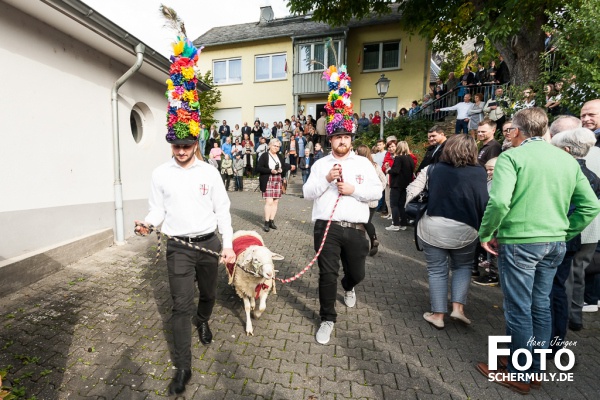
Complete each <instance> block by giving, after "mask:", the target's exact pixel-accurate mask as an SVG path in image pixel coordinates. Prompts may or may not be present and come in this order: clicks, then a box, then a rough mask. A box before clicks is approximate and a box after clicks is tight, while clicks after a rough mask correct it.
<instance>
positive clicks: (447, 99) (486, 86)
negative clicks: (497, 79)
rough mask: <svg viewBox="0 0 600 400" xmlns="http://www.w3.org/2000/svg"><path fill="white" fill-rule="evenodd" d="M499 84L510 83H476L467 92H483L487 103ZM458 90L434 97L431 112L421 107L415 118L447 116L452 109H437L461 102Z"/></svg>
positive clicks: (503, 85) (430, 107)
mask: <svg viewBox="0 0 600 400" xmlns="http://www.w3.org/2000/svg"><path fill="white" fill-rule="evenodd" d="M499 86H501V87H503V88H504V89H506V88H507V87H508V84H507V83H505V84H502V85H500V84H497V83H481V84H475V85H468V86H467V89H468V92H467V93H470V94H471V96H473V95H475V93H483V102H484V103H485V102H486V101H488V100H489V99H490V98H491V97H492V96H493V94H494V93H495V91H496V89H497V88H498V87H499ZM478 88H483V91H481V89H479V90H478ZM458 92H459V90H458V89H457V88H454V89H453V90H452V91H448V92H446V93H444V94H443V95H442V96H441V97H440V98H439V99H434V100H433V102H432V103H431V104H429V106H428V108H429V109H430V110H431V112H428V113H427V112H426V111H425V109H423V108H421V109H419V111H417V112H416V113H415V114H414V117H413V118H415V119H429V120H437V119H440V118H443V117H445V115H446V113H449V112H452V111H441V112H439V113H436V112H435V110H437V109H439V108H444V107H451V106H453V105H455V104H456V103H458V102H460V101H461V100H460V99H459V98H458Z"/></svg>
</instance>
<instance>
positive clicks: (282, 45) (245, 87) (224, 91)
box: [198, 38, 294, 125]
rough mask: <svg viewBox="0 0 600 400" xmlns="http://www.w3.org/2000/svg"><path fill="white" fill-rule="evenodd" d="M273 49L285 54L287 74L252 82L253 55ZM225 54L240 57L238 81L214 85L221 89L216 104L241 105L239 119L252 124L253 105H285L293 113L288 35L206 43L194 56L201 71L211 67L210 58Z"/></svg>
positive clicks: (273, 51)
mask: <svg viewBox="0 0 600 400" xmlns="http://www.w3.org/2000/svg"><path fill="white" fill-rule="evenodd" d="M273 53H285V54H286V55H287V65H288V70H287V78H286V79H284V80H277V81H267V82H262V81H261V82H255V80H254V76H255V75H254V73H255V68H254V57H255V56H257V55H268V54H273ZM229 58H241V59H242V82H241V83H236V84H227V85H218V86H216V87H217V88H218V89H219V90H220V91H221V102H219V103H218V104H217V105H216V106H217V108H220V109H223V108H237V107H241V108H242V121H247V122H248V124H249V125H252V122H253V121H254V107H256V106H272V105H280V104H285V105H286V113H285V114H286V115H287V116H289V115H292V114H294V110H293V103H294V96H293V95H292V83H293V79H292V67H293V49H292V41H291V39H289V38H282V39H272V40H261V41H260V42H258V41H257V42H248V43H234V44H232V45H222V46H215V47H212V46H207V47H205V48H204V49H203V50H202V53H201V54H200V56H199V59H198V66H199V67H200V71H201V72H202V73H204V72H205V71H207V70H211V71H212V68H213V61H215V60H223V59H229Z"/></svg>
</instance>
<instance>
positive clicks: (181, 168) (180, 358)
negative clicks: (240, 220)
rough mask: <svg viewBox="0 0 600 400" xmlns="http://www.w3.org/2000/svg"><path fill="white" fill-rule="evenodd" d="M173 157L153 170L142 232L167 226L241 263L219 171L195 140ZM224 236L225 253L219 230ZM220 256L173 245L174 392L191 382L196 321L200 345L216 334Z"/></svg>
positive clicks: (180, 144) (177, 146) (177, 144)
mask: <svg viewBox="0 0 600 400" xmlns="http://www.w3.org/2000/svg"><path fill="white" fill-rule="evenodd" d="M168 141H169V142H170V143H171V149H172V152H173V158H172V159H171V160H169V161H168V162H167V163H165V164H163V165H161V166H159V167H157V168H156V169H155V170H154V171H153V172H152V184H151V192H150V198H149V205H150V212H149V213H148V215H147V216H146V218H145V219H144V221H143V222H142V221H135V223H136V228H135V230H136V232H137V233H139V234H142V235H147V234H148V233H150V230H149V229H148V227H149V226H150V225H153V226H156V227H157V226H159V225H160V224H161V223H162V229H161V231H162V233H164V234H165V235H169V236H170V237H176V238H177V239H179V240H180V241H183V242H185V243H189V244H191V245H194V246H197V247H199V248H204V249H207V250H211V251H213V252H216V253H220V254H221V259H222V260H223V261H224V262H225V263H233V262H235V253H234V252H233V245H232V237H233V229H232V227H231V215H230V214H229V206H230V201H229V197H228V196H227V192H226V191H225V187H224V185H223V180H222V179H221V175H220V174H219V171H217V170H216V169H215V168H213V167H211V166H210V165H209V164H207V163H205V162H202V161H200V160H198V159H197V158H196V157H195V155H194V153H195V151H196V146H197V145H198V144H197V141H196V140H195V139H194V138H193V136H188V137H187V138H184V139H178V138H176V139H171V140H169V139H168ZM217 227H218V229H219V233H221V235H222V238H223V249H222V250H221V242H220V241H219V238H218V237H217V236H216V234H215V231H216V230H217ZM218 265H219V258H218V257H216V256H215V255H213V254H209V253H207V252H203V251H200V250H197V249H192V248H190V247H188V246H186V244H183V243H180V242H178V241H175V240H174V239H169V240H168V241H167V270H168V275H169V287H170V290H171V298H172V300H173V310H172V317H171V324H172V331H173V346H174V349H173V354H172V357H173V363H174V365H175V368H177V373H176V375H175V378H173V380H172V381H171V383H170V384H169V389H168V390H169V393H170V394H180V393H183V392H184V391H185V385H186V384H187V383H188V382H189V380H190V378H191V374H192V373H191V368H192V366H191V362H192V353H191V344H192V343H191V342H192V329H191V325H190V317H192V315H194V314H195V315H194V320H195V321H194V323H195V324H196V325H197V327H198V332H199V335H200V341H201V342H202V343H203V344H205V345H208V344H210V343H211V341H212V333H211V331H210V328H209V327H208V320H209V319H210V316H211V314H212V310H213V306H214V304H215V299H216V294H217V293H216V292H217V272H218ZM194 278H196V281H197V284H198V290H199V292H200V296H199V302H198V307H197V308H195V305H194Z"/></svg>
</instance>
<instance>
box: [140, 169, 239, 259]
mask: <svg viewBox="0 0 600 400" xmlns="http://www.w3.org/2000/svg"><path fill="white" fill-rule="evenodd" d="M148 202H149V204H150V212H149V213H148V215H147V216H146V218H145V221H146V222H148V223H150V224H152V225H154V226H159V225H160V224H161V223H162V229H161V231H162V232H163V233H165V234H167V235H170V236H198V235H206V234H208V233H211V232H214V231H215V230H216V229H217V226H218V228H219V233H220V234H221V236H222V238H223V247H224V248H232V247H233V246H232V239H233V228H232V227H231V214H229V206H230V204H231V202H230V201H229V197H228V196H227V192H226V191H225V186H224V184H223V179H222V178H221V175H220V174H219V171H217V170H216V169H215V168H213V167H212V166H210V165H209V164H207V163H205V162H202V161H199V160H198V159H195V161H194V163H193V164H192V165H191V166H190V167H189V168H182V167H180V166H179V165H178V164H177V162H175V160H174V159H171V160H170V161H169V162H167V163H165V164H163V165H161V166H159V167H157V168H156V169H155V170H154V171H153V172H152V184H151V189H150V198H149V201H148Z"/></svg>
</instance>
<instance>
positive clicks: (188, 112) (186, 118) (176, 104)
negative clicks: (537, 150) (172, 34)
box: [159, 4, 202, 142]
mask: <svg viewBox="0 0 600 400" xmlns="http://www.w3.org/2000/svg"><path fill="white" fill-rule="evenodd" d="M159 10H160V12H161V14H162V15H163V17H164V18H165V20H166V24H167V26H169V27H171V28H172V29H174V30H176V31H177V32H178V33H179V34H178V36H177V41H176V42H175V43H173V44H172V46H173V55H172V56H171V58H170V60H171V67H170V68H169V79H167V81H166V83H167V91H166V93H165V97H166V98H167V100H168V102H169V104H168V106H167V137H166V139H167V142H172V141H174V140H176V139H196V138H197V137H198V135H199V134H200V103H199V101H198V91H197V90H196V87H197V85H198V77H197V73H196V70H195V68H194V67H195V66H196V63H197V62H198V55H199V54H200V52H201V51H202V47H201V48H200V49H197V48H196V47H195V46H194V43H192V41H191V40H189V39H188V38H187V33H186V31H185V25H184V23H183V21H182V20H181V18H179V16H178V15H177V12H175V10H173V9H172V8H170V7H167V6H165V5H164V4H161V6H160V8H159Z"/></svg>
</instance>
